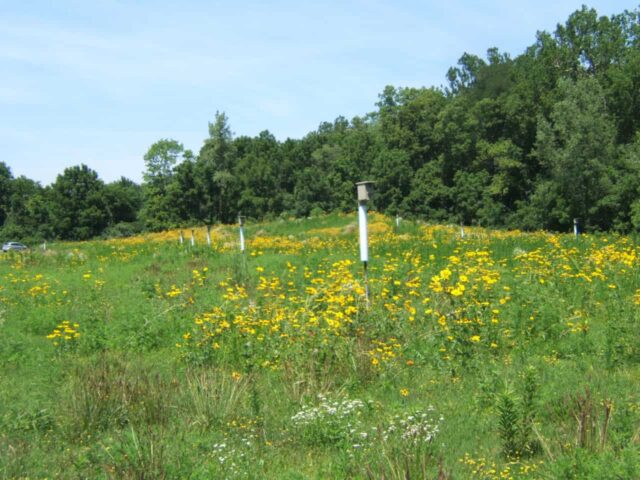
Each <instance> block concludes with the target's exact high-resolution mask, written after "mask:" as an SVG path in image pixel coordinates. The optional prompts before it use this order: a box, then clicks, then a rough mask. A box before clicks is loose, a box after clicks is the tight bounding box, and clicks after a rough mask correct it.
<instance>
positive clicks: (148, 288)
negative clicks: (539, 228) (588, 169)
mask: <svg viewBox="0 0 640 480" xmlns="http://www.w3.org/2000/svg"><path fill="white" fill-rule="evenodd" d="M369 223H370V240H371V241H370V254H371V262H370V268H369V282H370V289H371V293H372V297H371V301H370V303H367V302H366V299H365V297H364V285H363V281H362V265H361V264H360V262H359V260H358V258H359V257H358V250H357V248H358V239H357V225H356V224H355V214H354V215H349V216H343V215H331V216H326V217H320V218H314V219H304V220H290V221H284V220H282V221H275V222H272V223H264V224H257V225H256V224H254V225H249V226H248V227H247V232H246V236H247V239H248V243H247V252H246V255H245V256H243V255H241V254H240V253H239V252H238V247H237V229H236V228H233V227H220V228H215V229H213V231H212V238H213V243H212V245H211V246H207V245H206V243H205V241H204V230H203V229H198V230H197V231H196V246H195V247H192V246H191V245H190V242H189V237H190V231H185V237H186V239H185V243H184V245H180V244H179V242H178V232H164V233H161V234H153V235H148V236H146V237H136V238H128V239H121V240H110V241H94V242H86V243H59V244H53V245H50V246H49V248H48V249H47V250H46V251H42V250H34V251H32V252H29V253H27V254H14V253H10V254H5V255H2V256H1V257H0V372H1V373H0V478H3V479H4V478H31V479H35V478H91V479H94V478H139V479H153V478H203V479H205V478H255V479H261V478H282V479H304V478H317V479H321V478H386V479H395V478H397V479H405V478H412V479H416V478H433V479H436V478H437V479H466V478H474V479H503V478H514V479H537V478H546V479H556V478H575V479H585V478H598V479H634V478H640V367H639V366H640V322H639V320H640V266H639V259H640V247H639V246H638V245H637V244H636V240H635V239H634V238H630V237H623V236H615V235H612V234H610V235H604V234H603V235H594V236H591V235H583V236H580V237H579V238H577V239H576V238H574V237H573V236H570V235H553V234H548V233H542V232H540V233H520V232H506V231H487V230H482V229H474V228H469V229H467V230H466V235H465V237H464V238H460V234H459V233H460V232H459V229H458V228H450V227H444V226H427V225H417V224H413V223H411V222H403V223H402V224H401V225H400V227H397V228H396V227H395V224H394V222H393V221H392V219H389V218H385V217H383V216H381V215H377V214H373V215H370V219H369Z"/></svg>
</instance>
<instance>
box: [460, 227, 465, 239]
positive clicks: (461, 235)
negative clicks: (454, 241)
mask: <svg viewBox="0 0 640 480" xmlns="http://www.w3.org/2000/svg"><path fill="white" fill-rule="evenodd" d="M460 238H464V225H463V224H460Z"/></svg>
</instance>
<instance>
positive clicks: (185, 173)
mask: <svg viewBox="0 0 640 480" xmlns="http://www.w3.org/2000/svg"><path fill="white" fill-rule="evenodd" d="M446 79H447V81H448V84H447V86H446V87H442V88H433V87H431V88H414V87H397V86H387V87H385V88H384V89H383V91H382V92H381V93H380V95H379V98H378V102H377V103H376V110H375V111H373V112H369V113H366V114H364V115H362V116H359V117H355V118H353V119H351V120H348V119H346V118H344V117H341V116H338V117H337V118H336V119H335V120H334V121H326V122H322V123H321V124H320V125H319V127H318V128H317V129H316V130H315V131H312V132H309V133H308V134H307V135H306V136H304V137H303V138H301V139H287V140H285V141H278V140H277V139H276V138H275V137H274V136H273V134H271V133H270V132H269V131H268V130H265V131H263V132H261V133H260V134H258V135H257V136H255V137H247V136H240V137H235V136H234V134H233V133H232V131H231V126H230V120H229V118H228V117H227V115H226V114H225V113H224V112H215V115H214V119H213V122H211V123H209V125H208V136H207V138H206V139H205V140H204V142H203V145H202V148H201V149H200V151H199V152H196V153H195V154H194V153H192V152H191V151H189V150H186V151H185V150H184V148H183V146H182V144H181V143H180V142H179V141H177V140H174V139H161V140H159V141H158V142H156V143H154V144H153V145H151V146H150V148H149V150H148V152H147V154H146V155H145V156H144V161H145V171H144V175H143V179H144V180H143V183H142V185H136V184H135V183H133V182H131V181H130V180H127V179H121V180H119V181H117V182H113V183H111V184H108V185H105V184H104V183H103V182H102V181H101V180H100V179H99V178H98V177H97V174H96V173H95V172H93V171H91V170H90V169H88V168H87V167H86V166H84V165H81V166H78V167H72V168H70V169H66V170H65V171H64V173H63V174H61V175H60V176H58V179H57V180H56V182H54V183H53V184H52V185H51V186H48V187H42V186H40V185H39V184H37V183H35V182H32V181H30V180H28V179H26V178H24V177H19V178H14V177H13V175H12V174H11V171H10V169H9V168H8V167H7V166H6V165H5V164H4V163H0V225H3V226H2V232H3V234H4V236H9V235H12V236H16V237H29V236H31V237H38V238H43V237H57V238H73V239H83V238H88V237H91V236H95V235H100V234H105V232H106V234H118V233H123V234H124V233H127V232H132V231H139V230H140V229H161V228H167V227H172V226H178V225H186V224H194V223H199V224H212V223H215V222H232V221H234V219H235V218H236V217H237V215H238V214H239V213H242V214H243V215H247V216H249V217H253V218H263V217H272V216H278V215H287V216H304V215H309V214H310V213H312V212H313V213H315V212H320V211H324V212H328V211H334V210H342V211H348V210H352V209H354V207H355V205H354V202H355V200H354V198H355V191H354V183H355V182H357V181H360V180H363V179H373V180H376V181H377V185H376V196H375V199H374V203H375V208H377V209H378V210H381V211H384V212H387V213H390V214H399V215H402V216H404V217H416V218H421V219H424V220H427V221H433V222H463V223H465V224H478V225H484V226H496V227H509V228H524V229H533V228H546V229H554V230H565V231H566V230H568V229H570V227H571V225H572V223H573V219H574V218H579V219H580V222H581V225H582V226H583V227H584V228H586V229H589V230H607V229H616V230H621V231H629V230H633V229H640V175H639V173H640V10H638V9H636V10H633V11H624V12H622V13H620V14H617V15H612V16H610V17H607V16H599V15H598V13H597V12H596V11H595V10H594V9H589V8H587V7H582V8H581V9H579V10H577V11H575V12H574V13H572V14H571V15H570V16H569V18H568V19H567V20H566V21H565V22H564V23H563V24H558V26H557V28H556V29H555V31H554V32H551V33H550V32H538V33H537V34H536V36H535V40H534V42H533V43H532V45H531V46H529V47H528V48H527V49H526V50H525V51H524V52H523V53H521V54H520V55H517V56H515V57H514V56H512V55H510V54H508V53H505V52H501V51H500V50H499V49H498V48H491V49H489V50H488V51H487V53H486V56H485V58H481V57H479V56H477V55H474V54H470V53H463V54H462V55H461V57H460V59H459V60H458V62H457V64H456V65H455V66H453V67H452V68H450V69H449V71H448V72H446Z"/></svg>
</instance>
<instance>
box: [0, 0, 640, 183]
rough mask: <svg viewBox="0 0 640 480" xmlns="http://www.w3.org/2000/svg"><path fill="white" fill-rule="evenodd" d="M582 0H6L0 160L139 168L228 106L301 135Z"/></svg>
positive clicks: (557, 19) (41, 176)
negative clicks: (154, 150)
mask: <svg viewBox="0 0 640 480" xmlns="http://www.w3.org/2000/svg"><path fill="white" fill-rule="evenodd" d="M581 4H582V2H581V1H580V0H577V1H570V0H535V1H533V0H523V1H516V0H511V1H509V0H483V1H475V0H464V1H457V0H450V1H448V2H442V1H432V0H423V1H418V0H416V1H410V0H395V1H394V0H389V1H382V0H381V1H377V0H370V1H350V0H341V1H334V0H326V1H315V2H304V1H300V0H271V1H267V2H265V1H257V0H245V1H243V2H231V1H219V0H218V1H212V0H209V1H190V0H182V1H179V2H178V1H166V0H138V1H133V0H129V1H126V0H91V1H87V0H57V1H53V0H25V1H16V0H0V145H2V153H0V162H4V163H6V164H7V165H8V166H9V167H10V168H11V171H12V173H13V175H14V176H15V177H17V176H20V175H24V176H26V177H28V178H31V179H33V180H37V181H39V182H41V183H42V184H43V185H47V184H49V183H52V182H53V181H55V179H56V176H57V175H58V174H60V173H62V172H63V170H64V169H65V168H67V167H70V166H73V165H79V164H81V163H84V164H86V165H88V166H89V167H90V168H92V169H93V170H95V171H97V172H98V175H99V176H100V178H101V179H103V180H104V181H106V182H110V181H114V180H117V179H119V178H120V177H121V176H125V177H127V178H130V179H132V180H134V181H136V182H140V181H141V179H142V173H143V171H144V168H145V166H144V160H143V156H144V154H145V152H146V151H147V150H148V149H149V147H150V146H151V145H152V144H153V143H154V142H156V141H158V140H160V139H162V138H172V139H176V140H178V141H179V142H181V143H183V144H184V146H185V148H189V149H191V150H193V151H194V152H195V153H197V152H198V151H199V150H200V147H201V146H202V143H203V141H204V139H205V138H206V136H207V135H208V122H210V121H213V119H214V116H215V112H216V111H220V112H225V113H226V115H227V117H228V118H229V123H230V126H231V130H232V132H233V133H234V135H236V136H240V135H248V136H255V135H257V134H258V133H260V132H261V131H263V130H269V131H270V132H271V133H272V134H274V135H275V136H276V138H277V139H278V140H285V139H287V138H302V137H303V136H304V135H305V134H307V133H309V132H311V131H313V130H315V129H317V128H318V126H319V125H320V123H321V122H324V121H333V120H334V119H335V118H336V117H338V116H340V115H341V116H344V117H346V118H348V119H351V118H353V117H354V116H357V115H364V114H366V113H368V112H372V111H374V110H375V109H376V107H375V103H376V101H377V100H378V95H379V94H380V93H381V92H382V90H383V89H384V87H385V86H386V85H393V86H396V87H423V86H424V87H431V86H435V87H439V86H441V85H444V84H446V72H447V69H448V68H449V67H451V66H454V65H455V64H456V63H457V60H458V59H459V58H460V56H461V55H462V54H463V53H464V52H468V53H472V54H476V55H478V56H481V57H483V58H484V57H485V54H486V51H487V49H489V48H491V47H498V48H499V49H500V51H503V52H507V53H509V54H511V56H512V57H515V56H517V55H519V54H521V53H522V52H523V51H524V50H525V49H526V47H527V46H529V45H531V44H533V43H534V42H535V35H536V32H537V31H542V30H546V31H553V30H554V29H555V27H556V25H557V24H558V23H564V22H565V21H566V19H567V18H568V16H569V15H570V14H571V13H572V12H574V11H575V10H577V9H579V8H580V6H581ZM587 5H588V6H589V7H593V8H595V9H596V10H597V11H598V13H599V14H600V15H611V14H615V13H621V12H622V11H624V10H625V9H629V10H631V9H634V8H636V7H637V3H634V2H629V1H626V2H624V1H619V0H595V1H592V2H590V3H587Z"/></svg>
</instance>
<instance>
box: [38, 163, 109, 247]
mask: <svg viewBox="0 0 640 480" xmlns="http://www.w3.org/2000/svg"><path fill="white" fill-rule="evenodd" d="M48 200H49V205H50V211H51V223H52V226H53V230H54V233H55V235H56V236H57V237H58V238H63V239H71V240H86V239H88V238H91V237H94V236H96V235H99V234H100V233H102V231H103V230H104V228H105V227H106V226H107V225H108V222H109V214H108V211H107V203H106V198H105V186H104V182H103V181H102V180H100V179H99V178H98V174H97V173H96V172H95V171H94V170H91V169H90V168H89V167H87V166H86V165H84V164H82V165H79V166H74V167H69V168H66V169H65V170H64V172H63V173H62V174H60V175H58V177H57V178H56V181H55V182H54V183H53V184H52V185H51V190H50V193H49V195H48Z"/></svg>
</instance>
